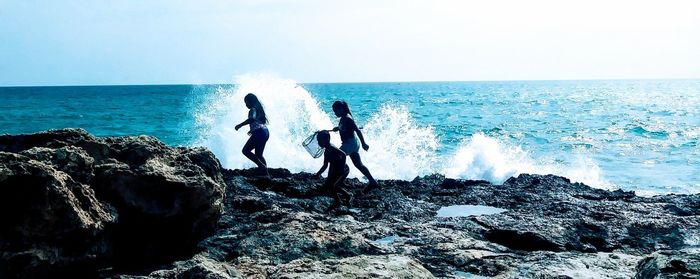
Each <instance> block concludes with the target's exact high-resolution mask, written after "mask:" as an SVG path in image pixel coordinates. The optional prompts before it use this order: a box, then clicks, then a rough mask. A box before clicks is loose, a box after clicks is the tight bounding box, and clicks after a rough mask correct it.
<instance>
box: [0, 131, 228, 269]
mask: <svg viewBox="0 0 700 279" xmlns="http://www.w3.org/2000/svg"><path fill="white" fill-rule="evenodd" d="M224 185H225V183H224V181H223V179H222V176H221V166H220V164H219V161H218V160H217V159H216V158H215V157H214V155H213V154H212V153H211V152H209V151H207V150H205V149H203V148H172V147H168V146H166V145H164V144H163V143H161V142H160V141H158V140H157V139H155V138H153V137H146V136H140V137H116V138H96V137H93V136H91V135H89V134H88V133H87V132H85V131H83V130H77V129H66V130H52V131H47V132H42V133H37V134H31V135H18V136H9V135H4V136H0V203H1V205H0V207H1V208H0V209H2V212H1V213H0V214H2V216H3V217H4V218H3V221H4V220H9V222H4V226H3V229H2V233H3V234H4V235H3V236H4V237H1V239H0V243H1V244H0V249H1V250H0V275H2V274H8V276H10V275H12V277H19V278H32V277H44V276H45V275H42V274H49V273H51V274H54V272H59V271H60V272H64V273H65V274H66V276H94V274H98V272H99V270H100V269H102V268H105V269H107V270H114V272H119V270H129V271H139V270H147V269H148V268H150V267H153V266H154V265H158V264H163V263H168V262H171V261H172V260H174V259H181V258H186V257H188V256H190V255H192V254H194V252H195V251H196V250H197V248H196V245H197V243H198V242H199V241H201V240H202V239H204V238H205V237H207V236H209V235H211V234H212V233H214V231H215V228H216V224H217V222H218V219H219V217H220V216H221V213H222V209H223V203H222V202H223V195H224ZM2 272H6V273H2ZM0 277H3V278H5V276H0ZM12 277H9V278H12Z"/></svg>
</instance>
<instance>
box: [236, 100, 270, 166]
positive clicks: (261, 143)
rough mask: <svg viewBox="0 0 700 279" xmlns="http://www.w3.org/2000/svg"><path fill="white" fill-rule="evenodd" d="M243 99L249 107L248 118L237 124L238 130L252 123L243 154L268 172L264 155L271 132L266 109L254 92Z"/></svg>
mask: <svg viewBox="0 0 700 279" xmlns="http://www.w3.org/2000/svg"><path fill="white" fill-rule="evenodd" d="M243 101H245V105H246V107H248V109H249V110H248V119H246V120H245V121H243V122H241V123H240V124H238V125H236V131H238V129H240V128H241V127H243V126H245V125H250V131H249V132H248V135H250V138H248V141H247V142H246V143H245V145H243V155H245V156H246V157H248V159H250V160H251V161H253V163H255V164H256V165H258V169H259V170H260V171H264V173H265V174H267V162H266V161H265V158H264V157H263V152H264V151H265V144H266V143H267V140H268V139H269V138H270V132H269V131H268V130H267V126H265V124H267V116H266V115H265V109H263V106H262V104H261V103H260V101H259V100H258V97H256V96H255V95H253V93H248V95H246V96H245V98H243ZM252 150H255V153H253V152H251V151H252Z"/></svg>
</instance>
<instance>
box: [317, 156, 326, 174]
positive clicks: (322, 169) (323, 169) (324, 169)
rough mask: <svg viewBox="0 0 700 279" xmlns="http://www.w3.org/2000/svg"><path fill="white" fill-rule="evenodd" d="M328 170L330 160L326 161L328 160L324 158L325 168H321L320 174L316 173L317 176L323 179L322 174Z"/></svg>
mask: <svg viewBox="0 0 700 279" xmlns="http://www.w3.org/2000/svg"><path fill="white" fill-rule="evenodd" d="M326 168H328V160H326V159H325V158H324V159H323V166H322V167H321V169H320V170H318V172H316V176H318V177H321V174H322V173H323V172H324V171H326Z"/></svg>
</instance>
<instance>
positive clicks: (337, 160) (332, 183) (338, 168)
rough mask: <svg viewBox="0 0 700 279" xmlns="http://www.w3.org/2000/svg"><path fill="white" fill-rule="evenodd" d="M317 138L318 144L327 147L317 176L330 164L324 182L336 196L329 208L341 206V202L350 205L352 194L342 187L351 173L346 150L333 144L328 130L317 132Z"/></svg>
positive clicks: (327, 188) (326, 187)
mask: <svg viewBox="0 0 700 279" xmlns="http://www.w3.org/2000/svg"><path fill="white" fill-rule="evenodd" d="M316 140H317V141H318V145H319V146H320V147H323V148H324V149H325V150H324V152H323V166H322V167H321V169H320V170H318V172H316V177H319V178H320V177H321V174H322V173H323V172H324V171H326V168H327V167H329V166H330V167H329V168H328V176H327V177H326V181H325V182H324V183H323V189H324V190H325V191H327V192H328V193H329V194H330V195H331V196H332V197H333V198H334V202H333V204H332V205H331V206H330V207H329V209H333V208H336V207H338V206H340V205H341V203H344V204H346V205H347V206H350V203H351V201H352V194H350V193H348V192H347V191H346V190H345V189H343V188H342V186H343V185H345V183H344V181H345V178H347V177H348V174H349V173H350V168H349V167H348V165H347V164H345V160H346V159H345V156H346V155H345V152H343V151H342V150H340V149H338V148H337V147H335V146H333V145H332V144H331V135H330V134H329V133H328V131H319V132H318V133H316ZM341 195H342V196H344V199H343V198H341Z"/></svg>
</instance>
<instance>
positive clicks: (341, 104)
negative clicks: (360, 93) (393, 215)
mask: <svg viewBox="0 0 700 279" xmlns="http://www.w3.org/2000/svg"><path fill="white" fill-rule="evenodd" d="M333 112H334V113H335V115H336V116H337V117H340V122H339V123H338V127H335V128H333V131H337V132H340V140H341V141H342V144H341V145H340V150H342V151H343V152H345V154H347V155H348V156H350V160H352V164H353V165H355V167H356V168H357V169H358V170H360V172H362V174H363V175H364V176H365V177H367V180H369V185H368V186H367V188H365V190H364V191H365V192H368V191H370V190H372V189H374V188H379V183H377V181H376V180H374V177H372V174H371V173H369V170H368V169H367V167H365V165H363V164H362V160H361V159H360V153H359V151H360V142H362V149H364V150H365V151H366V150H368V149H369V145H367V143H365V138H364V137H363V136H362V132H361V131H360V129H359V128H357V125H356V124H355V120H353V119H352V113H351V112H350V108H349V107H348V103H346V102H345V101H335V102H334V103H333ZM355 134H357V137H359V138H360V142H358V140H357V137H355Z"/></svg>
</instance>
